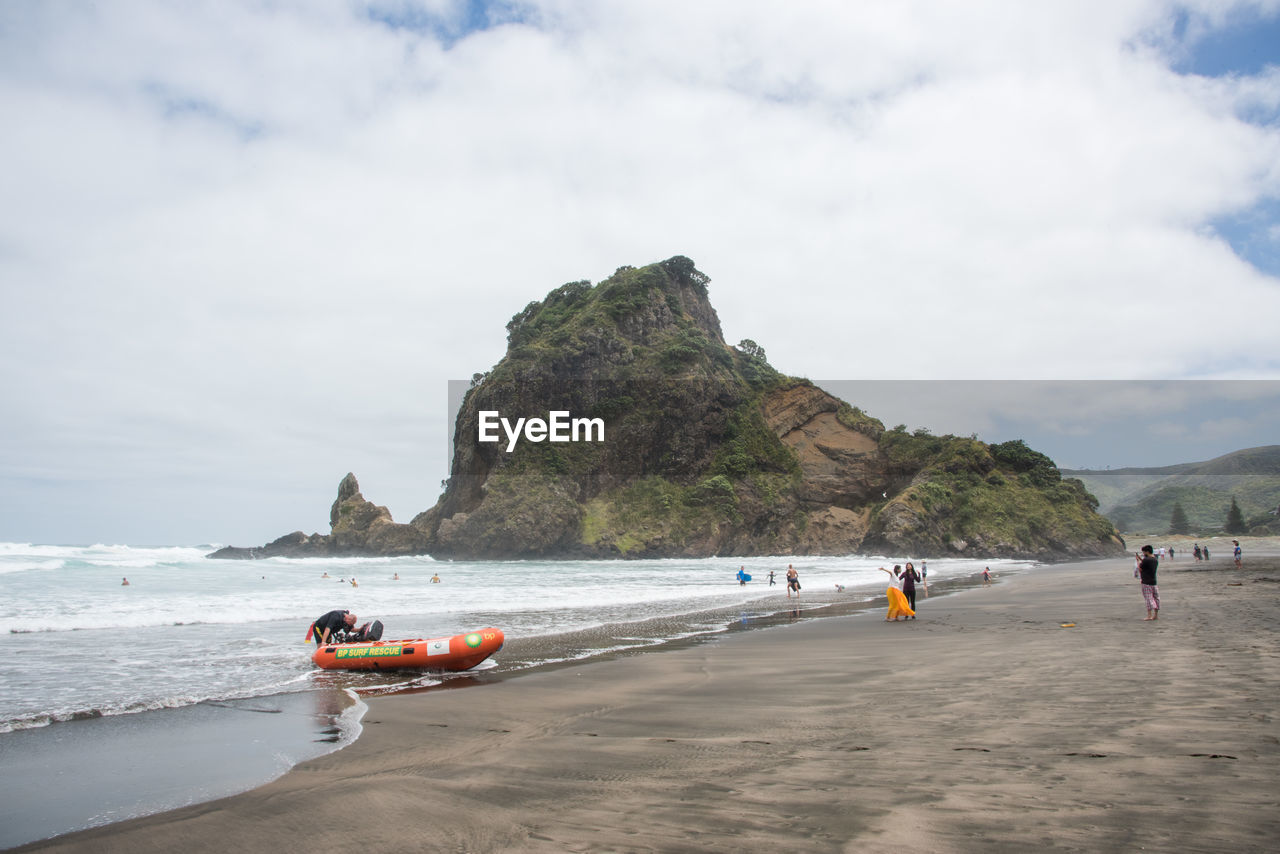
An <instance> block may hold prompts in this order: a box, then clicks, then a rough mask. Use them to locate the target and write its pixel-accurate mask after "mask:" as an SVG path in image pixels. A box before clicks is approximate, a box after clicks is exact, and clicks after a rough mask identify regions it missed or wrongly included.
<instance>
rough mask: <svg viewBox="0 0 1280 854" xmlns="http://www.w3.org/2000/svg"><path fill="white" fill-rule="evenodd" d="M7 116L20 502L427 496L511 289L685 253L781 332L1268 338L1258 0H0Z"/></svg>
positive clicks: (925, 375) (193, 521)
mask: <svg viewBox="0 0 1280 854" xmlns="http://www.w3.org/2000/svg"><path fill="white" fill-rule="evenodd" d="M0 126H2V127H3V131H0V164H2V165H0V294H2V295H3V310H2V311H0V348H3V359H2V360H0V400H3V401H4V402H5V407H4V412H3V420H2V422H0V423H2V424H3V426H2V427H0V430H2V431H3V432H2V433H0V436H3V444H2V446H0V540H9V541H18V542H56V543H92V542H116V543H122V542H129V543H138V544H141V543H210V542H216V543H235V544H239V545H251V544H258V543H262V542H264V541H266V540H269V539H273V538H275V537H276V536H278V535H280V534H283V533H286V532H288V531H291V530H294V529H298V528H301V529H304V530H306V531H308V532H311V531H317V530H318V531H327V529H328V510H329V504H330V502H331V501H332V500H333V497H334V495H335V494H336V490H337V485H338V482H339V480H340V479H341V478H342V476H343V475H344V474H345V473H346V472H347V471H354V472H355V473H356V475H357V476H358V477H359V479H360V483H361V486H362V488H363V491H364V494H365V496H366V497H368V498H370V499H371V500H373V501H375V502H377V503H380V504H387V505H388V506H389V507H390V508H391V510H392V512H393V514H394V515H395V518H396V519H397V520H398V521H408V520H409V519H410V518H411V517H412V516H413V515H414V514H415V513H417V512H418V511H420V510H423V509H425V508H427V507H429V506H431V505H432V504H433V503H434V502H435V500H436V498H437V497H438V495H439V492H440V481H441V479H442V478H444V477H446V476H447V474H448V471H447V467H448V462H447V459H446V452H445V449H446V448H447V434H448V431H449V430H450V429H451V425H450V424H449V423H448V387H447V383H448V381H449V380H451V379H452V380H459V379H466V378H468V377H470V376H471V374H473V373H475V372H477V371H484V370H487V369H489V368H490V367H492V366H493V364H494V363H496V362H497V361H498V360H499V359H500V358H501V357H502V355H503V352H504V349H505V329H504V326H505V324H506V322H507V321H508V320H509V319H510V317H511V316H512V315H513V314H515V313H516V312H517V311H519V310H520V309H521V308H523V307H524V306H525V304H526V303H528V302H529V301H530V300H534V299H539V298H541V297H542V296H544V295H545V293H546V292H547V291H548V290H550V289H551V288H554V287H556V286H558V285H560V284H562V283H564V282H567V281H572V280H578V279H590V280H592V281H599V280H601V279H603V278H606V277H607V276H608V275H610V274H611V273H612V272H613V270H614V269H615V268H617V267H618V266H620V265H623V264H631V265H637V266H639V265H642V264H646V263H650V262H653V261H659V260H662V259H665V258H668V257H670V256H672V255H677V254H681V255H687V256H689V257H691V258H693V259H694V261H695V262H696V263H697V264H698V266H699V268H700V269H701V270H702V271H703V272H705V273H707V274H708V275H709V276H710V277H711V279H712V282H711V286H710V293H711V299H712V302H713V304H714V305H715V307H716V309H717V310H718V312H719V314H720V319H721V323H722V326H723V328H724V332H725V337H726V338H727V339H728V340H729V341H730V342H737V341H738V340H740V339H742V338H751V339H754V340H755V341H757V342H759V343H760V344H761V345H762V346H763V347H764V348H765V349H766V351H767V353H768V356H769V359H770V361H771V362H772V363H773V364H774V365H775V367H777V368H778V369H779V370H782V371H784V372H786V373H790V374H796V375H803V376H808V377H812V378H815V379H819V378H822V379H824V380H833V381H834V380H863V381H865V380H878V381H883V380H984V381H985V380H1019V381H1027V380H1089V381H1099V380H1159V381H1191V380H1195V381H1201V382H1202V383H1203V384H1202V385H1199V386H1197V388H1200V389H1206V390H1208V389H1212V388H1213V387H1214V383H1212V382H1207V381H1216V380H1227V379H1230V380H1277V379H1280V343H1277V342H1278V341H1280V338H1278V337H1277V334H1276V326H1277V318H1280V2H1277V0H1269V2H1240V3H1232V2H1226V0H1201V1H1200V2H1190V3H1170V2H1159V0H1099V2H1089V0H1062V2H1048V1H1047V0H1046V2H1034V3H1028V2H1021V0H1006V2H975V0H969V2H965V3H955V2H947V0H938V2H923V0H919V1H918V2H910V0H885V2H858V3H844V2H836V0H827V2H818V1H817V0H813V1H812V2H811V0H787V2H754V1H753V0H733V2H690V0H679V2H676V0H671V2H666V0H635V2H609V0H580V1H579V2H574V1H573V0H532V2H498V3H483V2H452V0H421V2H415V1H414V0H386V2H360V1H359V0H340V1H339V0H333V2H316V0H255V1H254V2H247V0H246V1H245V2H238V1H237V0H217V2H205V3H202V2H198V1H197V2H183V3H170V2H141V0H138V2H131V0H113V2H110V3H91V2H88V0H84V2H72V0H67V2H59V0H8V2H4V3H2V4H0ZM956 387H958V386H956ZM995 387H998V388H1002V389H1003V388H1008V387H1011V386H1006V385H1005V384H999V385H998V386H995ZM1085 387H1087V384H1086V385H1076V386H1072V388H1075V389H1077V390H1079V389H1081V388H1085ZM1235 387H1236V386H1226V387H1224V388H1226V389H1227V390H1226V391H1224V392H1222V393H1221V394H1219V393H1216V392H1212V391H1210V392H1208V393H1205V394H1203V395H1200V397H1199V399H1201V400H1204V401H1206V403H1205V404H1204V405H1203V408H1202V409H1196V408H1192V409H1185V408H1184V409H1182V410H1179V411H1181V412H1184V413H1187V415H1186V418H1185V419H1183V421H1185V422H1186V423H1180V424H1179V425H1178V429H1179V430H1181V431H1182V432H1183V435H1184V438H1185V439H1186V443H1185V444H1184V445H1179V444H1178V443H1177V442H1171V443H1168V444H1166V445H1163V446H1160V447H1158V448H1157V446H1156V444H1153V443H1143V442H1141V441H1138V442H1128V443H1127V444H1126V442H1124V441H1120V440H1117V439H1114V438H1105V437H1104V438H1095V441H1094V442H1093V444H1092V445H1089V446H1079V445H1077V446H1067V445H1064V446H1061V447H1056V446H1054V445H1053V442H1054V440H1053V438H1052V437H1053V435H1054V433H1053V431H1052V430H1048V431H1046V432H1043V433H1042V434H1038V435H1037V436H1029V437H1028V438H1029V441H1031V443H1032V444H1033V446H1035V447H1038V448H1039V449H1040V450H1043V451H1045V452H1046V453H1049V454H1050V455H1051V456H1055V458H1058V457H1061V456H1063V455H1064V454H1065V455H1066V456H1067V457H1070V458H1069V459H1060V460H1059V461H1060V462H1062V463H1063V464H1072V465H1096V466H1105V465H1159V464H1167V463H1173V462H1183V461H1186V460H1188V459H1204V458H1207V457H1210V456H1215V455H1216V454H1217V453H1220V452H1225V451H1229V450H1233V449H1235V448H1238V447H1245V446H1249V445H1256V444H1261V443H1262V442H1259V441H1257V435H1258V434H1257V430H1256V426H1257V425H1256V423H1255V424H1254V427H1253V428H1250V429H1251V430H1252V431H1253V432H1250V430H1246V429H1244V428H1240V429H1235V430H1234V432H1233V428H1232V426H1231V420H1232V419H1233V418H1235V420H1236V421H1237V422H1240V421H1243V420H1246V419H1240V418H1236V415H1237V413H1238V411H1239V409H1240V407H1241V404H1240V403H1239V399H1238V396H1236V397H1234V398H1233V395H1236V393H1235V392H1232V391H1231V390H1230V389H1231V388H1235ZM1248 387H1249V388H1252V389H1254V390H1255V391H1257V390H1263V392H1265V393H1263V397H1264V398H1266V397H1267V395H1268V394H1269V395H1270V397H1269V398H1267V399H1269V400H1270V401H1271V404H1270V405H1269V406H1270V408H1269V409H1268V407H1267V406H1266V405H1263V406H1261V409H1260V410H1258V411H1260V412H1268V411H1269V412H1270V413H1271V414H1270V416H1266V415H1262V416H1259V417H1261V418H1262V420H1263V421H1264V422H1265V421H1266V418H1267V417H1270V418H1271V421H1270V426H1271V427H1276V426H1277V423H1278V422H1277V419H1276V416H1275V413H1276V411H1277V407H1276V405H1275V399H1276V393H1275V386H1274V385H1271V384H1267V383H1261V384H1258V383H1255V384H1252V385H1249V386H1248ZM1024 388H1025V387H1024ZM1108 388H1110V389H1111V390H1113V391H1114V390H1116V389H1118V388H1120V386H1116V385H1112V386H1108ZM1149 388H1158V387H1157V386H1151V387H1149ZM933 398H934V399H935V400H936V399H938V397H937V395H934V396H933ZM1166 399H1167V398H1166ZM1007 400H1008V395H1007V394H1006V393H1004V392H1000V393H997V394H995V395H994V397H993V402H992V403H991V405H990V406H991V411H989V412H988V413H987V414H986V415H984V416H979V417H976V418H975V419H973V420H970V421H964V419H958V420H959V421H961V422H963V424H961V425H960V429H959V430H958V431H957V430H954V429H953V428H952V427H951V425H949V424H946V423H942V422H943V421H945V420H946V418H945V417H944V416H945V415H946V412H941V413H940V414H939V415H938V423H926V422H925V421H924V420H923V419H924V416H925V414H926V413H928V412H930V411H931V410H930V409H929V408H928V407H924V406H920V407H918V408H914V409H913V408H911V407H908V411H907V412H906V413H905V414H899V412H898V411H896V410H895V411H891V412H877V411H876V409H875V407H874V406H872V405H871V404H870V403H869V402H867V401H859V400H851V402H852V403H854V404H859V405H863V407H864V408H865V409H868V410H869V411H870V412H871V414H873V415H877V416H878V417H881V418H882V419H883V420H885V421H886V422H887V423H888V424H890V425H892V424H895V423H899V422H902V423H908V424H909V425H910V426H912V427H916V426H929V427H931V428H933V429H935V432H943V431H948V430H951V431H953V432H962V433H965V434H967V433H969V432H979V434H980V435H981V436H982V438H988V439H989V440H1001V439H1004V438H1009V437H1008V436H1005V435H994V434H999V433H1001V431H1003V430H1005V429H1008V425H1009V424H1010V422H1009V420H1008V418H1007V417H1006V416H1005V415H1004V414H1002V411H1003V410H1001V407H1004V406H1006V405H1013V404H1006V403H1001V402H1000V401H1007ZM1090 400H1091V401H1094V402H1095V403H1101V402H1110V405H1109V406H1107V405H1103V406H1100V407H1099V406H1084V405H1083V404H1082V403H1081V401H1080V400H1078V399H1077V396H1075V395H1073V394H1046V395H1043V396H1042V403H1041V404H1040V405H1038V406H1037V411H1039V412H1042V413H1044V416H1043V417H1042V418H1041V420H1042V421H1044V420H1046V419H1048V420H1052V416H1053V415H1054V413H1055V412H1058V411H1059V410H1061V413H1060V414H1064V415H1065V414H1066V413H1069V412H1074V413H1077V414H1078V413H1079V412H1080V411H1081V409H1082V406H1083V408H1084V409H1086V410H1089V411H1094V410H1095V409H1098V408H1101V409H1103V410H1105V412H1103V413H1100V416H1099V421H1098V423H1103V422H1106V423H1109V424H1113V425H1115V424H1120V425H1123V424H1126V423H1130V420H1129V419H1126V418H1121V419H1119V420H1117V419H1116V417H1115V416H1116V414H1117V413H1120V412H1126V410H1129V409H1131V408H1135V409H1138V410H1139V412H1140V415H1139V416H1137V417H1140V418H1143V419H1147V420H1149V419H1152V418H1159V417H1161V415H1160V413H1159V412H1158V410H1157V411H1155V412H1151V411H1149V410H1146V409H1142V408H1140V407H1136V406H1133V405H1132V401H1131V400H1127V399H1126V397H1125V396H1124V395H1120V396H1117V395H1102V396H1100V397H1098V398H1090ZM1233 401H1234V402H1233ZM1019 405H1025V399H1024V403H1023V404H1019ZM886 406H889V408H890V409H892V406H891V405H889V404H886ZM1252 406H1253V405H1252V404H1250V405H1249V407H1245V408H1247V409H1249V412H1251V413H1252V412H1254V409H1253V408H1250V407H1252ZM933 409H934V410H936V409H937V407H934V408H933ZM1129 414H1130V415H1132V413H1129ZM913 416H920V418H919V419H918V418H917V417H913ZM1002 419H1003V420H1002ZM1186 419H1190V420H1189V421H1187V420H1186ZM1075 420H1076V421H1080V422H1081V423H1077V424H1075V425H1074V426H1073V427H1072V429H1073V430H1075V435H1076V436H1077V437H1078V436H1079V435H1081V432H1082V431H1083V433H1088V432H1089V431H1090V429H1091V428H1090V427H1089V425H1088V424H1087V423H1084V422H1083V421H1081V419H1078V418H1077V419H1075ZM1201 421H1203V422H1204V424H1203V425H1202V424H1201V423H1200V422H1201ZM1255 421H1256V419H1255ZM970 423H972V424H975V425H977V426H975V427H974V428H973V429H972V430H969V429H964V425H965V424H970ZM1108 429H1110V428H1108ZM987 430H990V431H991V433H992V434H993V435H987V434H986V431H987ZM1215 431H1216V433H1215ZM1061 432H1062V435H1066V434H1067V433H1068V432H1070V431H1066V430H1064V431H1061ZM1175 432H1176V431H1175ZM1211 433H1214V434H1215V436H1216V438H1215V440H1214V441H1215V442H1216V444H1214V443H1205V442H1193V441H1191V439H1192V437H1200V438H1201V439H1203V438H1204V437H1205V436H1208V435H1209V434H1211ZM1098 435H1099V436H1101V433H1099V434H1098ZM1264 435H1265V429H1264ZM1270 435H1271V436H1272V439H1271V441H1273V442H1274V441H1280V439H1278V438H1275V437H1280V429H1274V430H1272V431H1271V433H1270ZM1037 442H1039V444H1037ZM1046 443H1047V444H1046ZM1064 449H1067V450H1064Z"/></svg>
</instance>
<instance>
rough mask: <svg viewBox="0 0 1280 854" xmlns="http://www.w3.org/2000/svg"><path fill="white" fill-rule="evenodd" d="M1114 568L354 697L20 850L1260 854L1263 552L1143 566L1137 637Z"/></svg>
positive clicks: (1278, 572)
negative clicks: (129, 810)
mask: <svg viewBox="0 0 1280 854" xmlns="http://www.w3.org/2000/svg"><path fill="white" fill-rule="evenodd" d="M1258 545H1261V544H1258ZM1223 557H1224V558H1225V557H1226V556H1225V555H1224V556H1223ZM1131 570H1132V562H1131V561H1130V560H1129V559H1127V558H1124V559H1119V560H1112V561H1101V562H1093V563H1083V564H1067V565H1062V566H1053V567H1046V568H1042V569H1038V570H1035V571H1031V572H1027V573H1024V574H1021V575H1019V576H1016V577H1013V578H1011V579H997V584H996V585H995V586H993V587H991V588H976V589H971V590H968V591H964V592H960V593H956V594H953V595H949V596H945V597H934V598H931V599H924V598H921V600H920V606H921V607H920V618H919V619H918V620H916V621H911V622H898V623H887V622H885V621H884V620H883V619H882V615H881V614H864V615H860V616H853V617H839V618H831V619H824V620H814V621H800V622H797V623H796V624H794V625H785V626H780V627H777V628H772V629H767V630H762V631H756V632H743V633H738V634H734V635H730V636H726V637H723V638H721V639H719V640H717V641H715V642H712V643H705V644H700V645H696V646H691V647H688V648H684V649H676V650H669V651H662V652H655V653H647V654H642V655H636V656H632V657H625V658H619V659H616V660H612V661H601V662H594V663H590V664H581V665H574V666H570V667H564V668H560V669H555V670H548V671H544V672H537V673H532V674H529V675H526V676H521V677H519V678H513V679H507V680H500V681H495V682H493V683H490V684H480V685H473V686H470V687H467V688H464V689H462V690H452V691H434V692H427V693H423V694H417V695H404V696H390V697H378V698H373V699H372V700H370V702H369V705H370V709H369V712H368V714H367V715H366V717H365V720H364V734H363V735H362V736H361V738H360V739H359V740H358V741H357V742H356V743H355V744H354V745H352V746H350V747H348V748H346V749H345V750H342V751H340V752H338V753H335V754H330V755H328V756H324V757H321V758H319V759H315V760H312V761H309V762H305V763H303V764H301V765H299V766H297V767H296V768H294V769H293V770H292V771H290V772H289V773H287V774H286V775H284V776H283V777H281V778H280V779H278V780H276V781H274V782H272V783H270V784H268V785H266V786H263V787H261V788H258V789H255V790H253V791H251V792H246V793H244V794H240V795H235V796H233V797H229V798H224V799H222V800H218V801H212V802H209V803H204V804H199V805H195V806H190V807H185V808H182V809H178V810H174V811H171V812H167V813H162V814H158V815H153V816H148V817H144V818H140V819H134V820H130V821H124V822H120V823H117V824H113V825H109V826H107V827H102V828H97V829H93V830H88V831H84V832H81V833H76V834H71V835H68V836H64V837H60V838H58V839H54V840H48V841H45V842H42V843H36V844H33V845H30V846H27V847H24V848H21V849H17V850H22V851H28V850H30V851H36V850H39V851H94V852H117V851H118V852H148V851H155V852H170V851H179V850H181V851H184V852H200V851H218V852H225V851H227V850H239V851H247V852H258V851H272V852H282V851H300V850H332V849H337V848H346V847H350V846H352V845H358V846H360V848H361V849H362V850H369V851H377V852H401V851H450V852H483V851H548V852H551V851H637V852H638V851H737V850H771V851H806V852H812V851H889V850H899V851H900V850H910V851H973V852H991V851H1010V852H1012V851H1019V852H1022V851H1027V850H1032V849H1035V848H1047V849H1054V850H1081V851H1122V850H1123V851H1128V850H1148V851H1233V852H1241V851H1272V850H1274V848H1275V843H1276V840H1277V839H1280V809H1277V807H1278V806H1280V738H1278V736H1280V727H1277V725H1276V721H1275V716H1276V714H1277V713H1276V711H1275V710H1276V707H1277V703H1278V701H1280V648H1278V646H1277V628H1278V627H1280V608H1278V607H1277V605H1278V595H1280V558H1278V557H1277V553H1276V550H1275V549H1274V547H1272V548H1270V549H1269V550H1264V549H1260V548H1258V547H1257V546H1256V545H1255V546H1253V547H1252V548H1250V549H1249V550H1248V551H1247V559H1246V563H1245V566H1244V569H1243V570H1235V569H1234V568H1233V567H1232V566H1231V562H1230V560H1229V558H1226V559H1225V560H1220V559H1218V558H1215V560H1214V563H1213V565H1212V566H1211V567H1206V566H1205V565H1203V564H1197V563H1196V562H1195V561H1193V560H1191V559H1189V558H1188V559H1185V560H1184V559H1182V558H1179V559H1178V560H1176V561H1172V562H1165V564H1164V565H1162V567H1161V570H1160V590H1161V596H1162V600H1163V606H1164V607H1163V611H1162V615H1161V618H1160V619H1159V620H1158V621H1155V622H1145V621H1144V620H1143V617H1144V616H1145V607H1144V604H1143V601H1142V597H1141V595H1140V593H1139V590H1138V585H1137V582H1136V581H1135V580H1134V579H1133V577H1132V571H1131ZM1064 623H1074V624H1075V625H1074V627H1063V625H1062V624H1064Z"/></svg>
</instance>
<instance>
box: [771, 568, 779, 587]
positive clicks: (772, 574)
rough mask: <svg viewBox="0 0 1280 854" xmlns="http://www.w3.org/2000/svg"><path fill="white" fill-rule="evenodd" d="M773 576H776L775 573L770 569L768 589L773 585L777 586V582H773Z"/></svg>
mask: <svg viewBox="0 0 1280 854" xmlns="http://www.w3.org/2000/svg"><path fill="white" fill-rule="evenodd" d="M775 575H777V573H775V572H774V571H773V570H772V569H771V570H769V586H770V587H772V586H773V585H775V584H777V583H778V582H776V581H774V580H773V577H774V576H775Z"/></svg>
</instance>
